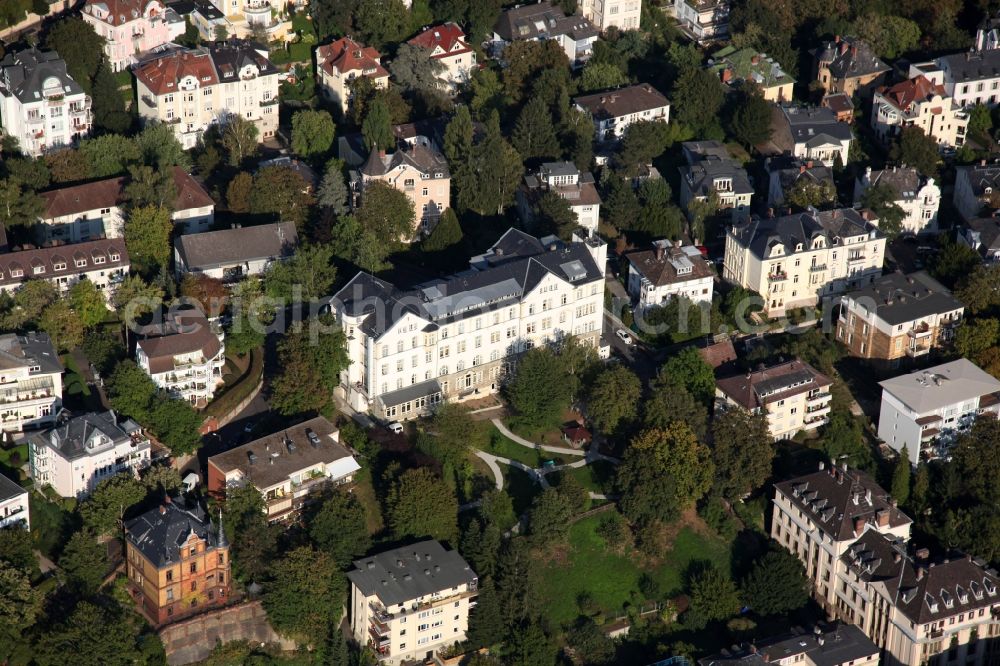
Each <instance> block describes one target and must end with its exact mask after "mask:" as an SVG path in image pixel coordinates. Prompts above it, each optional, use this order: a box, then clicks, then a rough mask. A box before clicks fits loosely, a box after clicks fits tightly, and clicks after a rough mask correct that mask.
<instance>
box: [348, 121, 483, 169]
mask: <svg viewBox="0 0 1000 666" xmlns="http://www.w3.org/2000/svg"><path fill="white" fill-rule="evenodd" d="M472 125H473V132H474V133H476V134H478V133H479V130H480V129H481V128H482V124H481V123H477V122H473V124H472ZM447 126H448V123H447V119H446V118H444V117H438V118H430V119H425V120H418V121H416V122H412V123H401V124H399V125H393V126H392V134H393V136H394V137H395V144H396V145H399V144H406V145H407V146H414V145H416V144H418V143H422V144H426V145H428V146H431V147H432V148H433V149H434V150H435V151H437V152H439V153H440V152H441V146H442V145H443V144H444V131H445V129H446V128H447ZM336 146H337V147H336V151H337V157H338V158H339V159H341V160H343V162H344V164H345V165H346V166H347V167H348V168H357V167H360V166H361V165H362V164H364V163H365V162H366V161H367V160H368V155H369V153H370V152H371V151H370V150H368V147H367V146H365V137H364V136H363V135H362V134H361V132H351V133H348V134H338V135H337V142H336Z"/></svg>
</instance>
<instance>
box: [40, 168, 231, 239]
mask: <svg viewBox="0 0 1000 666" xmlns="http://www.w3.org/2000/svg"><path fill="white" fill-rule="evenodd" d="M172 172H173V177H174V187H175V189H176V190H177V197H176V198H175V199H174V201H173V205H172V212H171V213H170V219H171V220H172V221H173V222H174V224H175V225H176V226H177V227H178V230H179V232H180V233H193V232H196V231H205V230H206V229H209V228H210V227H211V226H212V224H213V223H214V222H215V202H214V201H213V200H212V197H211V196H210V195H209V194H208V192H207V191H206V190H205V188H204V187H202V185H201V184H200V183H199V182H198V181H197V180H195V179H194V178H193V177H192V176H191V175H190V174H189V173H187V172H186V171H184V169H182V168H180V167H178V166H175V167H173V168H172ZM127 184H128V179H127V178H125V177H119V178H107V179H105V180H98V181H94V182H90V183H84V184H82V185H69V186H66V187H58V188H56V189H52V190H49V191H47V192H40V193H39V196H41V197H42V199H44V201H45V211H44V212H43V213H42V216H41V217H40V218H39V219H38V225H37V227H36V234H35V235H36V236H37V239H38V242H39V243H49V242H52V241H55V242H57V243H59V242H61V243H80V242H83V241H88V240H92V239H95V238H122V237H124V235H125V215H124V210H123V208H124V206H125V203H126V202H125V186H126V185H127Z"/></svg>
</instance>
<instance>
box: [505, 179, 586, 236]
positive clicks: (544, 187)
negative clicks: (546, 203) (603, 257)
mask: <svg viewBox="0 0 1000 666" xmlns="http://www.w3.org/2000/svg"><path fill="white" fill-rule="evenodd" d="M546 192H553V193H554V194H556V195H557V196H559V197H561V198H563V199H565V200H566V202H567V203H568V204H569V207H570V210H572V211H573V214H574V215H576V220H577V223H578V224H579V226H580V227H581V228H583V229H586V232H587V235H588V236H592V235H594V234H596V233H597V222H598V217H599V216H600V212H601V196H600V195H599V194H598V193H597V187H595V186H594V176H593V175H592V174H591V173H590V172H589V171H583V172H581V171H580V170H579V169H578V168H577V167H576V165H575V164H573V163H572V162H546V163H544V164H542V165H541V166H540V167H539V168H538V171H537V172H536V173H534V174H528V175H526V176H525V177H524V182H523V183H522V184H521V187H520V188H519V189H518V190H517V192H516V197H517V206H518V211H519V212H520V214H521V218H522V219H523V220H524V221H525V222H526V223H527V224H531V223H532V222H533V221H534V219H535V209H536V207H537V206H538V201H539V200H540V199H541V198H542V197H543V196H544V195H545V193H546Z"/></svg>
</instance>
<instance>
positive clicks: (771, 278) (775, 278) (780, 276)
mask: <svg viewBox="0 0 1000 666" xmlns="http://www.w3.org/2000/svg"><path fill="white" fill-rule="evenodd" d="M787 279H788V273H769V274H768V276H767V281H768V282H781V281H782V280H787Z"/></svg>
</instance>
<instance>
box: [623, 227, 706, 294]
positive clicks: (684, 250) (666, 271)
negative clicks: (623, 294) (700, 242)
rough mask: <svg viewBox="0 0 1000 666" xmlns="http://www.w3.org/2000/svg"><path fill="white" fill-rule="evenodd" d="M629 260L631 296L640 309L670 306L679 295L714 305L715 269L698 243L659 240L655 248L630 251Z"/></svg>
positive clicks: (626, 257) (627, 257)
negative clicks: (686, 243)
mask: <svg viewBox="0 0 1000 666" xmlns="http://www.w3.org/2000/svg"><path fill="white" fill-rule="evenodd" d="M625 259H626V260H627V261H628V295H629V296H630V297H631V298H632V302H633V303H635V310H636V311H641V310H646V309H648V308H651V307H659V306H663V305H666V304H667V302H668V301H669V300H670V299H671V298H674V297H675V296H682V297H684V298H686V299H688V300H690V301H692V302H693V303H709V304H711V302H712V290H713V283H714V282H715V271H714V270H713V269H712V264H711V262H709V261H708V260H707V259H706V258H705V257H704V256H702V254H701V251H700V250H698V248H696V247H695V246H693V245H683V244H682V243H681V241H677V242H676V243H672V242H670V241H669V240H658V241H653V247H652V248H651V249H648V250H636V251H635V252H629V253H628V254H626V255H625Z"/></svg>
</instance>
